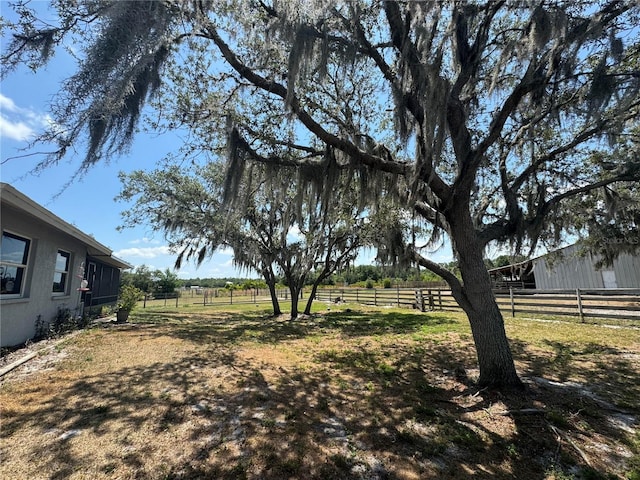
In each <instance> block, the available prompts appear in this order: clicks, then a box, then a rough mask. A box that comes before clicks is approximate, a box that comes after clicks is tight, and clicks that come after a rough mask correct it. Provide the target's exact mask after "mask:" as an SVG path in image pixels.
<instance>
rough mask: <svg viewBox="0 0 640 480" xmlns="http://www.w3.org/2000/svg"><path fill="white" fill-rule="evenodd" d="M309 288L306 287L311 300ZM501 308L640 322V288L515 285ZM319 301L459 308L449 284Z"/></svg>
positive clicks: (219, 293)
mask: <svg viewBox="0 0 640 480" xmlns="http://www.w3.org/2000/svg"><path fill="white" fill-rule="evenodd" d="M277 294H278V298H279V299H280V300H281V301H285V302H286V301H288V300H290V294H289V290H288V289H286V288H281V289H278V290H277ZM308 295H309V291H308V290H307V291H304V292H303V294H302V298H303V299H305V300H306V298H307V297H308ZM495 295H496V299H497V302H498V306H499V307H500V309H501V310H502V312H503V314H505V315H509V316H516V315H521V314H531V315H536V316H541V315H542V316H568V317H575V318H578V319H580V320H581V321H585V320H586V319H589V318H591V319H595V318H598V319H618V320H622V321H624V322H625V323H630V324H636V323H637V324H638V325H639V326H640V289H637V288H636V289H575V290H530V289H518V290H516V289H511V290H501V291H496V292H495ZM316 301H320V302H327V303H336V302H349V303H360V304H365V305H376V306H386V305H388V306H396V307H400V308H412V309H418V310H421V311H431V310H445V311H446V310H448V311H457V310H460V307H459V306H458V304H457V303H456V301H455V300H454V298H453V296H452V295H451V290H448V289H444V288H399V287H396V288H321V289H319V290H318V291H317V293H316ZM270 302H271V298H270V296H269V291H268V290H266V289H251V290H228V289H223V288H220V289H199V290H197V291H196V290H193V291H189V290H187V291H181V292H176V293H173V294H167V295H164V294H158V295H155V296H154V297H146V298H145V300H144V301H143V302H141V303H142V307H143V308H146V307H147V306H149V307H151V306H166V307H176V308H177V307H180V306H186V305H194V304H196V305H197V304H199V305H234V304H248V303H256V304H261V303H262V304H264V303H270Z"/></svg>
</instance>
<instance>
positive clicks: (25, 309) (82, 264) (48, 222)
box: [0, 184, 130, 346]
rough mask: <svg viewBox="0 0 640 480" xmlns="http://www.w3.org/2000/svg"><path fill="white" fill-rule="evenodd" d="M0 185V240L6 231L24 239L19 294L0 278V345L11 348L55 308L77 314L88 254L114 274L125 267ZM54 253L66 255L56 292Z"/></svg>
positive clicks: (48, 318)
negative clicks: (62, 280)
mask: <svg viewBox="0 0 640 480" xmlns="http://www.w3.org/2000/svg"><path fill="white" fill-rule="evenodd" d="M0 186H1V191H0V193H1V209H0V227H1V230H2V235H3V239H5V238H6V236H5V235H7V234H8V235H13V236H16V237H20V238H21V239H27V240H28V241H29V247H28V255H27V263H26V266H25V268H24V275H23V278H22V281H21V284H22V285H21V288H20V291H19V293H10V292H8V291H7V289H6V288H5V284H6V282H4V284H3V292H2V294H1V295H0V346H13V345H19V344H21V343H24V342H25V341H27V340H29V339H30V338H33V337H34V336H35V335H36V329H37V325H38V322H43V323H50V322H51V321H52V320H53V319H54V318H55V317H56V315H57V314H58V311H59V309H69V310H70V311H71V312H72V313H73V314H74V315H82V314H83V307H84V304H83V302H82V296H81V292H80V291H79V289H80V287H81V282H82V281H83V279H85V278H86V271H85V270H86V262H87V258H88V256H89V255H94V256H100V258H104V259H106V261H107V262H108V263H110V264H111V265H112V266H116V267H118V272H119V269H120V268H130V265H128V264H127V263H126V262H123V261H121V260H119V259H117V258H115V257H111V251H110V250H109V249H108V248H106V247H105V246H104V245H102V244H100V243H98V242H97V241H96V240H95V239H93V238H92V237H90V236H88V235H86V234H84V233H82V232H81V231H80V230H78V229H77V228H76V227H74V226H72V225H70V224H68V223H66V222H64V221H63V220H62V219H60V218H59V217H57V216H55V215H54V214H52V213H51V212H49V211H48V210H46V209H44V208H43V207H41V206H40V205H37V204H36V203H35V202H33V201H32V200H30V199H29V198H28V197H26V196H24V195H22V194H21V193H20V192H18V191H17V190H15V189H14V188H13V187H11V186H10V185H7V184H1V185H0ZM0 250H1V248H0ZM5 250H8V249H5ZM58 252H63V253H64V254H65V255H67V254H68V256H69V261H68V267H67V270H66V275H65V277H66V280H65V285H64V291H62V292H54V275H55V272H56V260H57V257H58ZM6 261H7V254H6V252H5V254H2V262H3V263H2V265H3V266H2V269H3V272H4V271H7V270H8V268H7V266H6V265H7V264H6ZM58 270H59V269H58ZM11 281H13V280H11ZM14 283H15V282H14ZM116 293H117V292H116Z"/></svg>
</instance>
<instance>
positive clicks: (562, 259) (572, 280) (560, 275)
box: [489, 244, 640, 290]
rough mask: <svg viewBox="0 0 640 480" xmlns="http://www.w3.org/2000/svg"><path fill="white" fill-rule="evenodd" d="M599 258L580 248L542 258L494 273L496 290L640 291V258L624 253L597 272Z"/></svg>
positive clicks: (501, 268)
mask: <svg viewBox="0 0 640 480" xmlns="http://www.w3.org/2000/svg"><path fill="white" fill-rule="evenodd" d="M599 259H600V258H599V256H598V255H594V254H590V253H587V254H582V253H580V249H579V246H578V245H577V244H574V245H571V246H568V247H565V248H563V249H561V250H557V251H555V252H552V253H550V254H547V255H543V256H541V257H537V258H533V259H531V260H526V261H524V262H520V263H516V264H513V265H507V266H504V267H499V268H494V269H491V270H490V271H489V272H490V274H491V278H492V279H493V281H494V284H495V286H496V288H498V289H499V288H509V287H513V288H536V289H538V290H553V289H574V288H640V255H629V254H627V253H621V254H620V255H619V256H618V258H616V259H615V260H614V262H613V264H612V265H611V266H606V267H602V268H599V269H598V268H596V266H595V265H596V264H597V263H598V260H599Z"/></svg>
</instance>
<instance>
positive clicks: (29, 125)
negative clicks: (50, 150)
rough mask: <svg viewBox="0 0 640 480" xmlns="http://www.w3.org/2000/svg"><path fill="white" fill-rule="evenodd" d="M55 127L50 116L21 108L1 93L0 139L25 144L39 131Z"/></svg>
mask: <svg viewBox="0 0 640 480" xmlns="http://www.w3.org/2000/svg"><path fill="white" fill-rule="evenodd" d="M53 125H54V123H53V120H52V118H51V117H50V116H49V115H47V114H43V113H39V112H37V111H34V110H31V109H28V108H22V107H19V106H18V105H16V103H15V102H14V101H13V100H12V99H11V98H9V97H5V96H4V95H2V94H1V93H0V137H3V138H8V139H10V140H17V141H19V142H24V141H28V140H31V139H33V137H34V136H35V135H36V133H37V132H38V131H39V130H42V129H44V128H47V127H51V126H53Z"/></svg>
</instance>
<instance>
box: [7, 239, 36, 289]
mask: <svg viewBox="0 0 640 480" xmlns="http://www.w3.org/2000/svg"><path fill="white" fill-rule="evenodd" d="M30 245H31V240H29V239H27V238H23V237H20V236H18V235H14V234H13V233H9V232H2V244H0V277H1V284H2V286H1V290H0V292H1V294H2V295H21V294H22V293H23V291H22V288H23V283H24V279H25V273H26V271H27V260H28V258H29V246H30Z"/></svg>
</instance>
